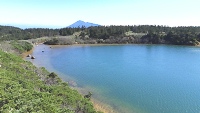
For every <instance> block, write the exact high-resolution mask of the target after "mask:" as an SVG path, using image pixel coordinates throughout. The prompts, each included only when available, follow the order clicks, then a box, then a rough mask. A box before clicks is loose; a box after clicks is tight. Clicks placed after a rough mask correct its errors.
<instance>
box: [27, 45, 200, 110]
mask: <svg viewBox="0 0 200 113" xmlns="http://www.w3.org/2000/svg"><path fill="white" fill-rule="evenodd" d="M42 51H44V52H42ZM33 55H34V56H35V57H36V59H34V60H31V61H32V62H33V63H34V64H35V65H37V66H43V67H45V68H47V69H48V70H51V71H55V72H57V73H59V74H60V77H61V78H62V79H63V80H65V81H69V80H73V81H75V82H76V83H77V86H78V87H81V88H85V89H87V90H89V91H91V92H92V93H93V97H94V98H96V99H98V100H100V101H101V102H103V103H107V104H109V105H111V106H112V107H113V108H114V109H115V110H117V111H118V112H120V113H200V48H199V47H192V46H172V45H105V46H89V45H88V46H87V45H86V46H52V47H51V48H50V46H46V45H39V46H36V47H35V49H34V51H33Z"/></svg>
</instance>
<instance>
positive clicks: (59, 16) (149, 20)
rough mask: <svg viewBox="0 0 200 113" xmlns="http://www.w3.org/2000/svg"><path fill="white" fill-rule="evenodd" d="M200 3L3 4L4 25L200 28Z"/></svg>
mask: <svg viewBox="0 0 200 113" xmlns="http://www.w3.org/2000/svg"><path fill="white" fill-rule="evenodd" d="M199 4H200V0H0V14H1V16H0V24H1V25H12V24H13V25H15V24H21V25H35V26H54V27H65V26H68V25H70V24H72V23H74V22H75V21H78V20H83V21H86V22H92V23H97V24H101V25H144V24H145V25H147V24H148V25H167V26H200V14H199V11H200V7H199Z"/></svg>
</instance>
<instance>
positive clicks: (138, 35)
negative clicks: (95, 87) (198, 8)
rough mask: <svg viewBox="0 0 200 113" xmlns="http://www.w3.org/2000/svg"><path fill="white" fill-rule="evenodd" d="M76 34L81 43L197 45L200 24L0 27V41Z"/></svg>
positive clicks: (199, 38)
mask: <svg viewBox="0 0 200 113" xmlns="http://www.w3.org/2000/svg"><path fill="white" fill-rule="evenodd" d="M70 35H74V36H75V38H76V41H77V42H78V43H148V44H175V45H197V44H198V42H199V41H200V27H199V26H189V27H186V26H180V27H169V26H158V25H138V26H136V25H134V26H96V27H89V28H86V27H84V26H82V27H78V28H61V29H48V28H46V29H45V28H29V29H20V28H17V27H11V26H0V40H21V39H24V40H27V39H34V38H39V37H43V36H48V37H52V36H70Z"/></svg>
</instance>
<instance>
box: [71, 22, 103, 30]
mask: <svg viewBox="0 0 200 113" xmlns="http://www.w3.org/2000/svg"><path fill="white" fill-rule="evenodd" d="M82 26H85V27H86V28H88V27H91V26H100V25H99V24H94V23H90V22H84V21H82V20H78V21H76V22H75V23H73V24H71V25H69V26H68V27H71V28H77V27H82Z"/></svg>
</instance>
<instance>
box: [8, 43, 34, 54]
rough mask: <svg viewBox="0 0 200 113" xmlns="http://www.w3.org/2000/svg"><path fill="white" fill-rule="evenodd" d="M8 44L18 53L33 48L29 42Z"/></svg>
mask: <svg viewBox="0 0 200 113" xmlns="http://www.w3.org/2000/svg"><path fill="white" fill-rule="evenodd" d="M10 44H11V45H12V46H13V47H14V49H16V50H17V51H19V53H22V52H26V51H30V50H31V49H32V48H33V45H31V44H30V43H29V42H26V41H11V42H10Z"/></svg>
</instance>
